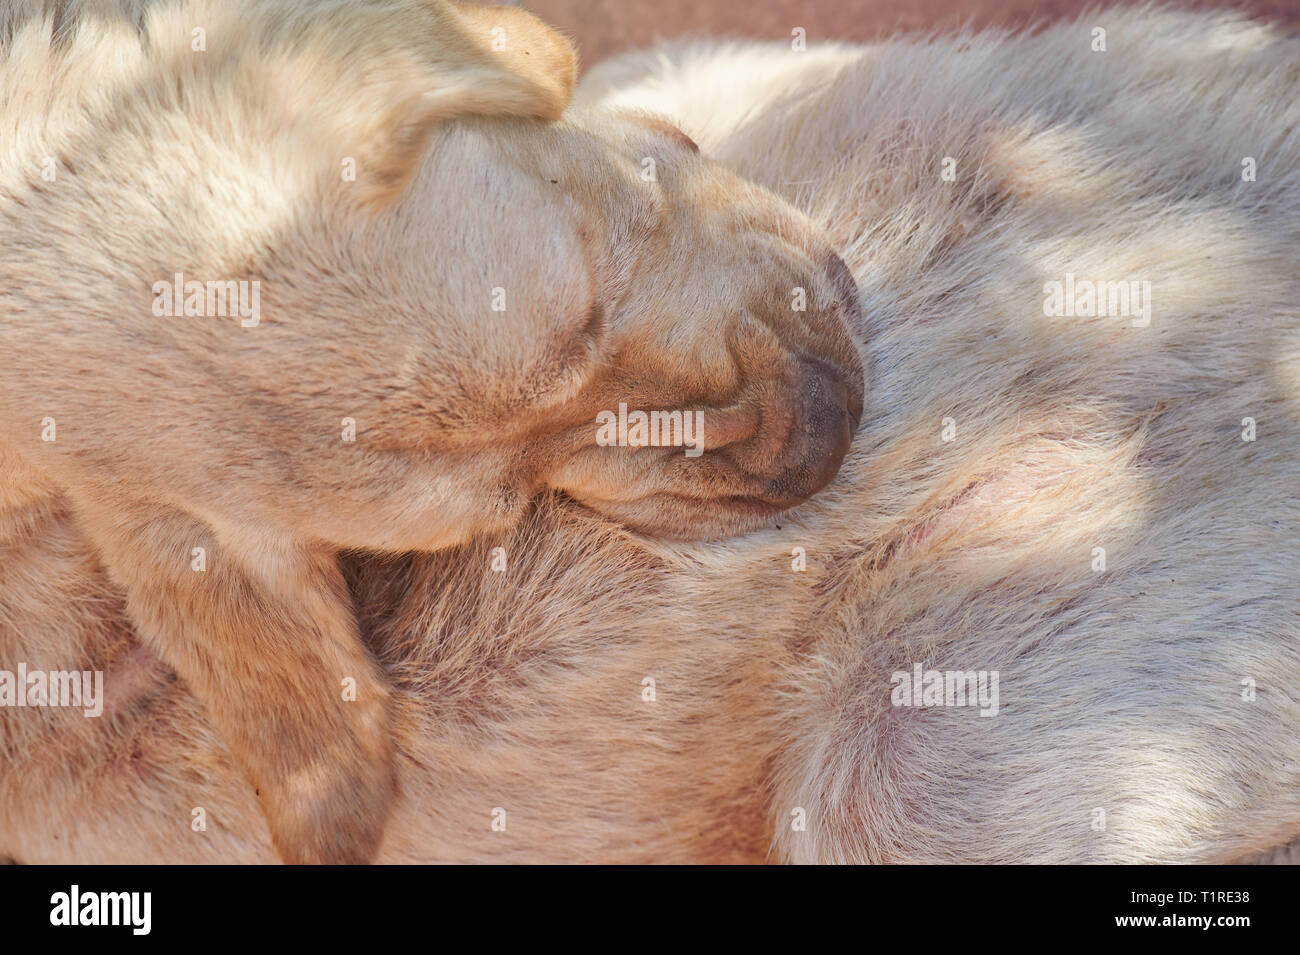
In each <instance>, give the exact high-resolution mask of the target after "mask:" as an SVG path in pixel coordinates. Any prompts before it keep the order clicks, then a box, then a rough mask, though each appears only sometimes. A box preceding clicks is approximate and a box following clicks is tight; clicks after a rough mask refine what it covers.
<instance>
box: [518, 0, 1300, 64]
mask: <svg viewBox="0 0 1300 955" xmlns="http://www.w3.org/2000/svg"><path fill="white" fill-rule="evenodd" d="M497 2H500V0H497ZM1121 5H1133V4H1124V3H1123V0H1120V2H1118V3H1107V4H1105V6H1121ZM1168 5H1170V6H1177V7H1185V8H1188V9H1238V10H1242V11H1243V12H1246V13H1249V14H1251V15H1253V16H1257V17H1264V18H1266V19H1270V20H1273V21H1275V22H1277V23H1279V24H1282V25H1284V26H1285V27H1286V28H1287V29H1289V30H1290V31H1292V32H1300V0H1237V2H1224V0H1219V2H1215V0H1174V2H1172V3H1170V4H1168ZM522 6H524V7H526V8H527V9H528V10H530V11H531V12H533V13H535V14H537V15H538V16H539V17H541V18H542V19H543V20H545V21H546V22H547V23H550V24H551V25H552V26H555V27H559V28H560V29H561V30H563V31H564V32H565V33H567V34H568V35H569V36H571V37H573V38H574V39H575V40H576V41H577V43H578V50H579V52H580V54H581V56H582V62H583V64H584V65H586V66H591V65H593V64H595V63H597V62H599V61H600V60H602V59H604V58H605V57H607V56H609V55H610V54H612V53H618V52H620V51H622V50H627V49H636V48H639V47H645V46H651V45H653V44H654V43H655V42H656V41H657V40H664V39H670V38H676V37H682V36H711V37H726V36H739V37H751V38H755V39H767V40H780V39H784V40H787V41H788V40H789V39H790V31H791V30H792V29H794V28H795V27H803V28H804V30H806V31H807V39H808V43H810V44H811V43H815V42H817V41H818V40H823V41H824V40H846V41H859V42H861V41H865V40H871V39H875V38H877V37H880V36H885V35H888V34H890V33H895V32H898V31H900V30H926V29H949V28H953V27H960V26H962V25H966V24H969V25H971V26H974V27H984V26H1004V27H1014V28H1022V27H1031V26H1033V25H1034V24H1036V23H1050V22H1052V21H1053V20H1061V19H1068V18H1070V17H1072V16H1073V15H1074V14H1075V13H1076V12H1077V11H1079V10H1081V9H1085V8H1088V7H1093V6H1094V4H1085V3H1083V2H1081V0H523V3H522Z"/></svg>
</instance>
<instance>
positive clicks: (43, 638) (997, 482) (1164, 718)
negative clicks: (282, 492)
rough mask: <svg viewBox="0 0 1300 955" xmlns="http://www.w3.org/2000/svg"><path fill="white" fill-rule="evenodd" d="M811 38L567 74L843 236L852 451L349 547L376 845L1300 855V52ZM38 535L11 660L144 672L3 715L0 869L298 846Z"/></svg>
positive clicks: (1162, 23)
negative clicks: (787, 510) (962, 674)
mask: <svg viewBox="0 0 1300 955" xmlns="http://www.w3.org/2000/svg"><path fill="white" fill-rule="evenodd" d="M1094 25H1103V26H1105V27H1106V28H1107V31H1108V40H1109V51H1108V52H1107V53H1106V54H1095V53H1093V52H1092V51H1091V50H1090V49H1089V40H1090V31H1091V28H1092V27H1093V26H1094ZM800 57H801V55H800V54H795V53H792V52H791V51H789V50H788V49H786V48H784V47H780V48H778V47H770V48H768V47H754V46H737V47H721V48H716V47H709V46H700V47H695V48H681V49H677V50H669V51H667V52H666V53H665V54H664V55H662V56H654V57H642V58H633V59H631V60H626V61H623V62H622V63H620V64H611V66H610V68H609V70H608V71H607V70H604V69H598V70H597V71H596V72H594V73H593V74H592V75H591V77H590V78H589V80H588V81H586V83H585V84H584V85H585V88H586V89H587V90H589V92H588V93H587V95H586V96H583V95H582V94H581V93H580V96H579V98H580V99H587V100H589V101H593V102H594V101H609V100H612V101H614V102H621V103H622V104H624V105H636V106H645V105H652V106H653V107H654V108H655V109H657V110H659V111H660V112H663V113H665V114H666V115H667V116H669V117H670V118H672V119H674V120H676V121H678V122H680V123H681V124H682V126H683V128H684V129H685V130H686V132H687V133H689V134H690V135H691V136H692V137H694V138H695V139H696V140H697V141H698V142H699V143H700V144H701V146H702V148H703V149H704V151H705V152H706V153H712V154H714V155H715V156H717V157H718V158H721V159H723V160H725V161H726V162H728V163H729V164H731V165H733V166H734V167H735V168H737V169H739V170H741V171H742V172H744V173H745V174H746V175H748V176H750V177H751V178H754V179H756V180H757V181H759V182H762V183H766V184H767V185H768V186H769V187H771V188H773V189H774V190H776V191H778V192H781V193H783V194H784V195H786V196H787V197H788V198H790V199H791V200H793V201H794V202H795V203H796V205H799V206H801V207H802V208H804V209H805V210H807V211H808V212H809V213H810V214H811V215H812V216H813V218H814V219H815V220H816V221H818V222H820V223H822V224H824V225H825V226H827V227H828V228H830V229H831V230H832V231H833V232H834V233H835V235H836V238H837V241H838V242H839V243H840V245H841V248H842V250H843V251H844V255H845V259H846V261H847V262H848V263H849V265H850V267H851V269H852V271H853V274H854V276H855V277H856V279H857V281H858V284H859V286H860V288H861V291H862V300H863V306H864V307H863V322H862V324H861V326H860V327H859V328H858V330H857V331H858V335H859V337H860V340H861V342H862V344H863V347H864V349H865V353H866V355H867V356H868V374H867V379H868V382H869V385H868V399H867V400H868V404H867V409H866V412H865V415H864V419H863V424H862V426H861V427H860V429H859V431H858V433H857V436H856V438H855V442H854V446H853V449H852V451H851V453H850V456H849V458H848V459H847V460H846V462H845V464H844V466H843V468H842V469H841V471H840V472H839V475H838V476H837V478H836V479H835V481H834V482H833V483H832V485H831V486H830V487H829V488H828V489H827V490H826V491H825V492H823V494H821V495H819V496H818V497H817V498H816V499H814V500H813V501H812V502H810V503H809V504H807V505H805V506H803V507H801V508H799V509H797V510H796V511H795V512H793V513H792V515H789V518H790V519H789V520H783V521H782V522H781V526H780V527H779V529H778V528H776V527H773V528H769V529H764V530H760V531H756V532H753V533H751V534H749V535H747V536H745V537H743V538H739V539H736V540H731V541H726V542H720V543H712V544H689V545H686V544H667V543H661V542H654V541H652V540H648V539H645V538H640V537H637V536H635V535H633V534H630V533H629V532H627V531H625V530H622V529H620V527H619V526H618V525H615V524H612V523H610V522H609V521H606V520H604V519H601V518H599V517H596V516H593V515H592V514H591V513H590V512H588V511H586V510H583V509H581V508H576V507H574V506H572V505H571V504H569V503H567V502H565V501H563V500H561V499H559V498H548V499H546V500H545V501H543V502H542V503H541V504H540V505H539V506H538V507H537V508H536V509H535V510H534V511H533V512H532V513H531V514H530V515H529V517H528V519H527V520H526V521H525V522H524V523H523V524H522V525H521V526H519V527H518V528H516V529H515V530H513V531H511V532H509V533H507V534H504V535H501V536H497V535H485V536H483V537H480V538H477V539H475V540H474V541H472V542H469V543H467V544H465V545H462V546H460V547H457V548H455V549H453V550H450V551H447V552H443V553H440V554H437V555H432V556H419V557H405V558H402V559H400V560H398V561H393V562H387V561H383V560H378V559H375V558H370V557H357V558H355V559H352V560H350V561H349V563H348V566H347V571H346V574H347V577H348V579H349V581H350V586H351V588H352V593H353V594H354V597H355V600H356V607H357V610H358V614H359V618H360V620H361V624H362V629H363V632H365V633H366V634H367V635H368V636H369V639H370V642H371V645H372V646H373V647H374V649H375V651H376V653H377V655H378V657H379V659H380V660H381V662H382V665H383V667H384V668H385V671H386V672H387V673H388V674H390V675H391V678H392V680H393V681H394V684H395V686H396V691H395V692H396V704H395V708H396V712H397V714H398V716H397V725H396V730H395V738H396V740H397V747H398V751H399V756H398V766H399V775H400V778H401V780H402V797H401V799H400V801H399V803H398V805H397V807H396V809H395V816H394V820H393V823H392V824H391V825H390V827H389V830H388V834H387V838H386V840H385V843H384V845H383V848H382V851H381V853H380V858H381V859H384V860H389V861H411V860H435V859H436V860H464V861H468V860H498V861H539V860H548V859H549V860H570V861H589V860H601V861H624V862H635V861H640V862H648V861H658V862H662V861H676V860H682V861H762V860H765V859H769V860H776V861H892V862H938V861H942V862H952V861H985V862H990V861H991V862H1006V861H1018V862H1025V861H1030V862H1086V861H1092V862H1138V861H1142V862H1210V861H1226V860H1232V859H1236V858H1240V857H1243V856H1245V855H1248V854H1251V853H1253V852H1255V851H1258V850H1261V849H1267V848H1269V847H1271V846H1276V845H1280V844H1282V843H1285V842H1287V841H1289V840H1290V839H1292V838H1294V837H1295V836H1296V835H1297V833H1298V832H1300V735H1298V734H1297V733H1296V728H1297V726H1298V725H1300V698H1298V697H1297V694H1296V687H1297V686H1298V685H1300V618H1298V617H1297V607H1298V605H1300V604H1298V601H1300V594H1298V593H1297V586H1296V582H1295V581H1296V577H1295V567H1296V565H1297V562H1298V561H1300V535H1297V527H1298V524H1300V501H1298V500H1297V493H1298V489H1300V464H1298V463H1297V455H1296V448H1297V446H1298V442H1300V310H1298V309H1297V306H1296V302H1297V301H1300V273H1298V271H1297V269H1296V259H1295V249H1296V247H1297V240H1300V178H1298V174H1297V172H1296V170H1297V169H1298V168H1300V96H1298V95H1297V93H1298V92H1300V70H1298V69H1297V63H1300V42H1297V41H1296V40H1294V39H1286V38H1283V37H1280V36H1278V35H1276V34H1275V33H1273V32H1272V31H1271V30H1269V29H1268V28H1266V27H1264V26H1261V25H1258V24H1253V23H1248V22H1244V21H1240V20H1237V19H1235V18H1231V17H1218V16H1209V15H1204V14H1182V13H1171V12H1164V11H1150V10H1136V11H1121V12H1108V13H1104V14H1099V15H1097V16H1095V17H1089V18H1087V19H1085V20H1081V21H1079V22H1077V23H1072V24H1062V25H1059V26H1055V27H1052V28H1049V29H1047V30H1045V31H1044V32H1042V33H1041V34H1038V35H1035V36H1032V37H1002V36H998V35H982V36H979V37H976V38H954V39H946V40H935V41H911V40H909V41H898V42H892V43H885V44H880V45H877V46H872V47H867V48H861V49H836V50H823V51H817V50H812V51H809V53H808V54H807V55H806V56H803V57H802V58H800ZM792 58H794V59H792ZM804 70H806V71H807V72H806V73H805V72H803V71H804ZM741 79H743V80H744V82H739V80H741ZM765 80H770V81H771V82H770V83H768V82H765ZM720 89H726V90H731V91H733V92H734V91H739V92H740V93H742V94H744V95H740V96H738V97H737V96H732V97H728V98H723V99H721V100H719V99H718V98H717V97H714V96H713V95H712V94H713V91H715V90H720ZM945 156H951V157H953V158H955V159H956V166H957V170H958V178H957V181H956V182H953V183H947V182H944V181H942V180H941V178H940V168H941V161H942V159H943V157H945ZM1244 156H1253V157H1256V158H1257V160H1258V164H1259V177H1258V180H1257V181H1256V182H1253V183H1245V182H1242V180H1241V176H1240V170H1241V165H1240V161H1241V159H1242V157H1244ZM1067 270H1069V271H1073V272H1076V273H1078V274H1080V275H1086V276H1095V277H1097V278H1102V279H1107V278H1110V279H1126V278H1148V279H1150V281H1151V282H1152V284H1153V314H1152V320H1151V324H1150V325H1149V326H1148V327H1146V328H1135V327H1133V326H1132V325H1131V324H1130V323H1129V322H1128V321H1126V320H1123V319H1118V318H1087V319H1084V318H1079V319H1067V318H1048V317H1046V316H1044V314H1043V309H1042V303H1043V292H1042V288H1043V284H1044V282H1047V281H1050V280H1053V279H1059V278H1060V277H1061V276H1062V275H1063V273H1064V272H1066V271H1067ZM945 417H952V418H954V419H955V422H956V426H957V432H956V437H955V438H954V440H952V441H949V442H944V441H943V440H942V439H941V431H942V419H943V418H945ZM1244 417H1252V418H1255V419H1256V420H1257V422H1258V429H1259V431H1258V439H1257V440H1256V441H1254V442H1243V441H1242V439H1241V427H1242V426H1241V421H1242V419H1243V418H1244ZM11 540H12V541H13V543H10V544H8V545H6V546H7V550H6V553H5V555H4V565H3V566H4V567H5V568H6V573H7V575H13V576H12V577H9V576H7V580H8V579H13V580H17V581H19V583H18V585H17V586H12V585H8V584H7V585H6V587H5V590H4V597H3V599H4V601H5V604H4V610H3V614H0V619H3V620H5V621H7V622H8V629H6V630H3V631H0V639H3V640H4V641H5V644H4V645H3V646H4V656H3V659H11V658H13V657H14V655H15V654H16V653H18V654H22V653H25V654H27V657H26V659H44V660H58V661H60V662H63V661H68V660H76V661H84V660H102V661H103V665H104V666H106V667H107V668H108V671H109V673H110V678H111V675H112V674H114V673H116V674H118V676H119V678H121V679H122V680H123V683H124V684H126V685H127V686H128V687H129V688H134V689H132V690H129V691H128V690H124V691H123V692H122V694H121V695H120V696H119V697H118V699H117V701H116V702H115V704H114V706H115V709H114V714H115V719H114V721H112V722H110V721H109V720H101V721H93V720H82V719H81V718H80V717H76V718H75V719H69V720H68V721H67V722H68V723H73V722H75V723H76V725H75V727H70V729H69V730H66V731H60V730H58V729H56V728H55V727H53V726H47V727H43V728H40V727H38V728H33V726H32V722H33V720H32V718H31V717H28V716H26V715H24V716H23V717H22V718H19V717H18V716H17V715H16V714H14V713H5V712H0V720H3V721H4V722H3V724H0V725H3V727H4V737H3V738H4V739H5V740H6V741H8V742H7V747H8V750H7V755H8V756H9V759H7V760H6V765H7V767H8V771H7V772H6V773H5V774H4V775H3V776H0V819H3V824H2V825H0V853H8V854H11V855H13V856H14V857H16V858H18V859H20V860H21V859H26V860H29V861H58V860H66V861H72V860H76V861H159V860H165V861H182V860H186V861H203V860H223V861H258V860H262V861H265V860H268V859H270V858H271V855H270V852H269V849H268V844H267V842H266V840H265V838H264V836H263V835H262V833H261V829H260V826H261V823H260V821H259V819H258V816H257V811H256V806H255V802H254V800H253V799H252V797H251V794H249V793H247V792H246V791H245V790H244V788H243V786H242V785H241V783H240V780H239V777H238V775H237V774H236V773H234V772H233V771H232V768H231V765H230V762H229V757H228V756H227V755H226V754H225V751H224V749H223V748H222V746H221V744H220V742H219V741H217V740H216V739H214V738H213V736H212V734H211V732H210V731H209V730H208V729H207V725H208V724H207V723H206V722H205V721H204V719H203V717H202V714H201V711H199V710H198V709H196V707H195V704H194V701H193V699H192V697H191V696H190V695H189V694H188V693H187V692H186V691H185V690H184V688H183V687H182V686H180V685H178V684H168V683H166V682H165V681H166V668H165V667H163V666H162V665H161V664H160V663H158V662H157V661H155V660H151V659H150V658H149V657H148V656H147V655H146V656H140V655H138V651H130V650H129V649H128V648H129V647H130V641H129V639H127V638H126V637H125V636H124V635H123V631H122V629H121V626H122V625H121V621H120V598H114V597H113V596H112V591H111V590H110V589H107V588H106V585H105V583H104V578H103V577H102V576H99V575H95V574H90V573H89V572H88V569H87V568H88V566H89V565H90V564H92V563H93V556H92V555H91V554H90V552H89V551H88V550H87V547H86V545H85V544H84V543H80V542H79V541H78V538H77V532H76V528H75V525H74V523H73V520H72V518H71V517H70V515H69V514H67V513H66V512H61V511H57V510H50V511H47V512H45V513H43V514H41V515H38V516H32V517H30V518H29V519H28V521H27V523H26V524H24V525H23V526H22V527H20V528H17V529H16V530H14V531H12V532H11ZM498 545H500V546H504V548H505V549H506V552H507V553H508V555H509V569H508V570H507V571H506V572H504V573H495V572H493V571H492V570H491V569H490V561H491V548H492V547H494V546H498ZM1095 547H1104V548H1105V549H1106V552H1107V555H1108V569H1107V570H1106V571H1105V572H1100V573H1099V572H1094V570H1093V569H1092V566H1091V565H1092V560H1093V556H1092V554H1093V548H1095ZM794 548H803V549H804V551H805V552H806V555H807V569H806V570H805V571H804V572H794V571H793V570H792V564H791V561H792V550H793V549H794ZM52 569H53V570H54V571H59V570H62V571H63V572H62V573H61V574H60V573H53V572H52ZM87 591H89V592H87ZM105 591H107V592H105ZM92 594H94V595H96V597H97V599H98V600H99V601H100V602H99V603H93V602H91V595H92ZM74 598H75V599H76V600H77V601H78V602H73V600H74ZM74 607H76V608H81V607H85V608H86V609H85V610H84V612H82V611H81V610H80V609H78V610H76V611H74V610H73V609H72V608H74ZM50 608H59V609H56V610H53V611H52V610H51V609H50ZM65 614H66V615H67V616H66V617H65ZM78 619H80V621H81V623H80V624H79V625H78V623H77V621H78ZM19 634H22V635H24V636H23V639H22V640H21V641H20V640H19V636H18V635H19ZM133 653H135V654H136V655H134V656H133V655H132V654H133ZM915 662H920V663H923V664H925V665H926V666H931V667H938V668H956V669H963V670H966V669H972V670H978V669H986V668H987V669H998V670H999V671H1000V673H1001V709H1000V713H999V715H998V716H997V717H994V718H981V717H979V716H978V715H977V714H976V712H974V711H973V710H970V709H948V708H935V709H910V708H899V707H893V706H891V705H890V690H891V685H890V676H891V674H892V673H893V672H894V671H896V670H907V669H909V668H910V667H911V666H912V664H913V663H915ZM65 665H66V664H65ZM647 677H650V678H653V679H654V681H655V699H654V701H653V702H646V701H645V700H644V699H643V695H642V694H643V692H644V689H643V680H644V679H645V678H647ZM1247 678H1250V679H1253V680H1255V681H1256V684H1257V695H1256V698H1255V699H1254V700H1253V701H1246V700H1243V698H1242V686H1241V681H1242V680H1243V679H1247ZM56 716H57V714H43V716H42V718H44V719H46V720H49V721H53V720H54V719H55V718H56ZM72 733H75V734H77V735H75V736H74V735H71V734H72ZM55 752H57V753H59V756H58V758H55V756H54V753H55ZM195 806H203V807H206V808H207V810H208V813H209V819H210V820H215V821H214V822H211V823H210V826H209V829H208V831H207V832H204V833H195V832H192V831H190V830H189V829H188V828H187V821H188V819H189V812H190V810H191V808H192V807H195ZM497 808H501V809H504V810H506V812H507V819H508V824H507V827H506V829H505V831H493V830H492V828H491V822H492V818H493V811H494V809H497ZM1098 808H1102V809H1105V810H1106V813H1107V815H1106V826H1105V828H1104V829H1096V828H1094V826H1093V824H1092V823H1093V820H1094V818H1095V817H1094V815H1093V812H1094V810H1095V809H1098ZM796 809H803V810H804V812H805V816H806V819H807V822H808V825H807V829H806V830H805V831H797V830H795V829H793V828H792V826H791V822H792V813H793V812H794V811H795V810H796Z"/></svg>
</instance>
